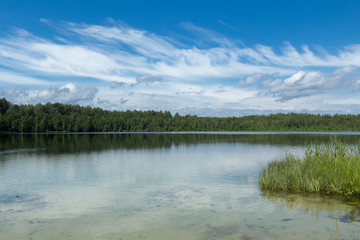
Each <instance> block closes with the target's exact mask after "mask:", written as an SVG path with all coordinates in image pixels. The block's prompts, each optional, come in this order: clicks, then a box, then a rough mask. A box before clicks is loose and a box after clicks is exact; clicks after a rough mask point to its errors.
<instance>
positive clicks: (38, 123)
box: [0, 98, 360, 132]
mask: <svg viewBox="0 0 360 240" xmlns="http://www.w3.org/2000/svg"><path fill="white" fill-rule="evenodd" d="M359 129H360V115H350V114H346V115H345V114H344V115H341V114H340V115H339V114H335V115H333V116H331V115H314V114H306V113H301V114H299V113H288V114H283V113H278V114H271V115H251V116H243V117H224V118H220V117H198V116H196V115H195V116H193V115H186V116H181V115H179V114H178V113H176V114H174V115H172V114H171V113H170V112H169V111H164V112H163V111H158V112H156V111H137V110H134V111H130V110H127V111H109V110H103V109H100V108H91V107H89V106H87V107H82V106H79V105H69V104H62V103H47V104H40V103H38V104H36V105H30V104H27V105H17V104H12V103H10V102H9V101H7V100H6V99H5V98H2V99H0V131H2V132H150V131H152V132H164V131H359Z"/></svg>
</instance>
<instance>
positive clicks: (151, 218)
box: [0, 133, 360, 240]
mask: <svg viewBox="0 0 360 240" xmlns="http://www.w3.org/2000/svg"><path fill="white" fill-rule="evenodd" d="M330 136H331V135H329V134H324V133H322V134H310V133H308V134H296V133H292V134H289V133H287V134H281V133H276V134H270V133H247V134H236V133H226V134H225V133H216V134H215V133H208V134H190V133H187V134H151V133H150V134H49V135H47V134H38V135H5V134H3V135H0V239H55V240H56V239H117V240H119V239H122V240H126V239H148V240H151V239H156V240H161V239H175V240H176V239H359V238H360V237H359V236H360V217H359V212H360V205H359V203H358V201H359V200H356V199H343V198H339V197H331V196H320V195H311V194H310V195H305V194H286V193H272V192H261V191H260V190H259V186H258V183H257V179H258V172H259V170H260V169H261V168H263V167H265V166H266V164H267V162H269V161H271V160H273V159H281V158H282V157H283V156H284V155H285V150H288V151H292V152H294V153H296V154H298V155H299V156H301V155H302V154H303V153H304V149H305V143H306V142H308V143H309V142H315V141H317V142H327V141H329V139H330ZM338 138H340V139H342V140H344V141H345V142H348V143H350V144H357V143H358V142H359V140H360V135H356V134H343V135H339V136H338Z"/></svg>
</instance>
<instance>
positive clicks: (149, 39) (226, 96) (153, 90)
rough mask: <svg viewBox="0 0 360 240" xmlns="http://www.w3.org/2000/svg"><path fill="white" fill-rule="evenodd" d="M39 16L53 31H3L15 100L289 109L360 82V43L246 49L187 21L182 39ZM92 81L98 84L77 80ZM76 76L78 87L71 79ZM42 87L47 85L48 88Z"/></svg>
mask: <svg viewBox="0 0 360 240" xmlns="http://www.w3.org/2000/svg"><path fill="white" fill-rule="evenodd" d="M41 22H42V23H44V24H48V25H49V26H51V27H53V31H54V32H53V35H55V37H54V38H45V37H41V36H37V35H36V34H35V33H30V32H27V31H26V30H23V29H17V30H15V31H14V32H12V33H9V34H8V35H7V36H5V37H1V38H0V86H1V87H2V88H3V90H1V94H2V95H3V96H7V97H9V99H17V101H20V100H21V101H22V102H26V101H27V102H36V101H62V102H66V103H85V102H86V104H89V103H93V105H94V104H98V105H101V104H104V106H105V105H106V106H111V108H113V107H115V106H118V107H119V108H123V107H129V108H145V107H146V106H148V107H149V108H154V109H155V106H156V105H155V104H162V105H161V106H169V107H171V108H172V109H181V108H184V107H185V105H184V103H185V102H186V103H187V104H189V105H193V106H194V107H195V104H194V101H197V102H196V108H197V109H200V108H204V109H207V108H209V107H210V108H211V107H213V108H219V109H220V108H224V106H225V105H226V104H227V105H231V106H232V107H231V109H236V108H237V109H240V108H242V109H260V108H259V104H260V105H261V104H264V105H266V104H265V103H264V102H263V100H264V99H267V102H273V104H274V105H276V106H277V107H279V109H291V107H290V105H286V104H285V102H289V103H291V102H292V101H295V100H296V99H301V98H304V97H307V98H310V97H314V96H315V95H316V94H325V93H331V92H332V91H335V90H336V89H338V88H348V89H347V90H346V91H350V89H351V88H354V87H359V74H358V72H357V68H358V67H359V66H360V44H359V45H351V46H345V47H343V48H342V49H339V50H338V52H336V53H335V54H330V53H328V52H326V51H325V50H323V49H322V50H321V51H320V50H317V49H312V48H311V47H309V46H303V47H302V48H300V49H297V48H295V47H294V46H292V45H291V43H284V45H283V47H282V48H281V49H276V50H274V49H273V48H272V47H271V46H264V45H261V44H258V45H256V46H254V47H247V46H245V45H244V44H242V43H241V42H240V41H237V40H232V39H229V38H227V37H225V36H223V35H222V34H220V33H217V32H214V31H211V30H208V29H205V28H201V27H198V26H195V25H194V24H191V23H182V24H181V27H182V28H184V29H185V30H187V31H189V32H191V33H192V34H193V36H194V39H193V41H187V42H186V43H185V42H179V40H178V39H172V38H169V37H168V36H160V35H157V34H155V33H151V32H149V31H146V30H142V29H136V28H133V27H130V26H128V25H126V24H124V23H120V22H116V21H113V20H111V21H110V22H111V23H110V25H109V24H108V25H89V24H79V23H69V22H65V23H61V24H56V23H53V22H51V21H49V20H46V19H42V20H41ZM222 24H224V23H222ZM329 72H331V73H329ZM9 79H10V80H9ZM89 79H91V80H92V81H93V82H96V84H97V85H96V84H95V83H94V85H91V86H89V85H88V84H86V85H87V86H86V87H83V86H81V85H82V82H87V81H88V80H89ZM75 80H76V82H77V84H78V85H65V84H66V83H69V82H73V83H74V82H75ZM73 83H72V84H73ZM16 85H19V86H20V85H24V86H25V85H27V86H32V90H29V89H23V88H18V87H16ZM46 85H49V86H51V87H50V88H49V89H46V90H44V86H46ZM35 86H42V89H38V90H34V89H33V88H34V87H35ZM104 86H107V90H105V88H104ZM4 89H7V90H4ZM106 94H110V95H106ZM16 95H18V96H20V97H19V98H16ZM323 96H324V95H323ZM143 99H147V100H143ZM150 99H152V102H151V101H150ZM154 99H156V101H155V100H154ZM166 99H167V100H166ZM179 99H181V101H180V100H179ZM279 100H280V102H281V103H280V102H279ZM277 101H278V102H277ZM304 101H305V100H304ZM165 102H166V103H168V105H167V104H165ZM344 102H348V101H344ZM353 102H357V101H353ZM151 103H153V104H151ZM117 104H118V105H117ZM174 106H175V107H174Z"/></svg>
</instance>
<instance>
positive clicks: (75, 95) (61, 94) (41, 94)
mask: <svg viewBox="0 0 360 240" xmlns="http://www.w3.org/2000/svg"><path fill="white" fill-rule="evenodd" d="M97 92H98V89H96V88H94V87H89V88H80V87H77V86H76V85H75V84H73V83H68V84H65V85H63V86H61V87H59V88H58V87H50V88H48V89H46V90H30V89H25V88H23V89H19V88H10V89H7V90H1V89H0V96H1V97H5V98H6V99H8V100H9V101H10V102H13V103H17V104H24V103H33V104H36V103H39V102H41V103H46V102H61V103H69V104H70V103H71V104H80V105H92V104H93V102H94V101H93V100H94V98H95V95H96V93H97Z"/></svg>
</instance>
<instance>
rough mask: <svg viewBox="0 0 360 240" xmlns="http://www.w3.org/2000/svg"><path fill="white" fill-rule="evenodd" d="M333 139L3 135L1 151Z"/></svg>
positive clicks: (347, 137)
mask: <svg viewBox="0 0 360 240" xmlns="http://www.w3.org/2000/svg"><path fill="white" fill-rule="evenodd" d="M359 138H360V136H357V135H339V136H338V139H341V140H342V141H344V142H348V143H357V142H358V140H359ZM329 139H330V137H329V135H314V134H218V133H215V134H212V133H200V134H196V133H178V134H173V133H164V134H162V133H144V134H142V133H134V134H131V133H121V134H119V133H114V134H0V151H4V150H17V149H35V150H39V149H42V150H43V151H49V152H53V153H54V152H55V153H56V152H57V153H74V152H93V151H103V150H111V149H151V148H170V147H171V146H179V145H196V144H204V143H229V144H233V143H246V144H270V145H284V146H289V145H290V146H304V144H305V143H306V142H307V143H310V142H314V141H319V142H327V141H329Z"/></svg>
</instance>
